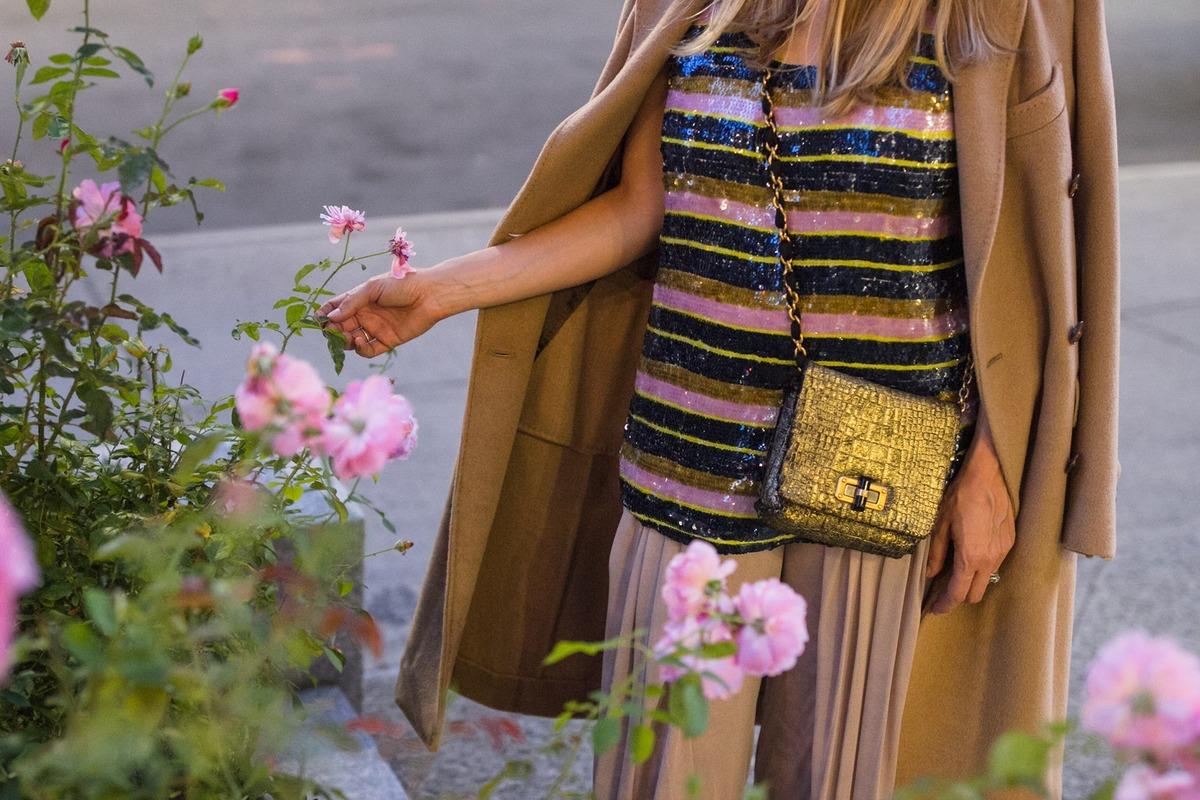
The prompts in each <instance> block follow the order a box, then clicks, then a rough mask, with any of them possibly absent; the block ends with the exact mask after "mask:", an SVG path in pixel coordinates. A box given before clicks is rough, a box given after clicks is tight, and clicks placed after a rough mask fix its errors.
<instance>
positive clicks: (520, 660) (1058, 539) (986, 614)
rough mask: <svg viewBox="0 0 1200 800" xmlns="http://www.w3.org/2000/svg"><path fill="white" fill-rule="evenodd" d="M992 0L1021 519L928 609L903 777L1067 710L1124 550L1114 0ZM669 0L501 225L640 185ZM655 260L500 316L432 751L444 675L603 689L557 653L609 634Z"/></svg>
mask: <svg viewBox="0 0 1200 800" xmlns="http://www.w3.org/2000/svg"><path fill="white" fill-rule="evenodd" d="M993 2H994V3H995V4H996V5H997V7H998V9H997V10H998V12H999V18H1000V20H1001V22H1002V24H1001V25H1000V28H1001V30H1000V32H999V33H1000V36H1001V38H1002V39H1003V41H1004V42H1005V43H1006V44H1009V45H1016V46H1019V47H1020V52H1019V53H1018V54H1017V55H1015V56H1005V57H999V58H995V59H992V60H990V61H987V62H984V63H980V64H975V65H972V66H970V67H968V68H967V69H966V70H965V71H964V72H963V73H962V75H961V77H960V78H959V79H958V81H957V82H956V83H955V85H954V88H953V91H954V102H953V110H954V124H955V135H956V143H957V160H958V172H959V180H960V197H961V221H962V232H963V245H964V256H965V268H966V273H967V285H968V296H969V304H970V305H969V311H970V325H971V331H972V336H971V339H972V348H973V352H974V356H975V362H976V364H977V365H978V366H977V367H976V369H977V371H978V377H979V391H980V394H981V397H982V402H983V405H984V407H985V408H986V411H987V415H988V419H989V422H990V424H991V427H992V435H993V439H994V441H995V444H996V448H997V451H998V455H999V460H1000V465H1001V468H1002V472H1003V477H1004V481H1005V483H1006V485H1007V488H1008V492H1009V496H1010V498H1011V500H1012V504H1013V507H1014V508H1015V509H1016V511H1017V536H1016V544H1015V546H1014V548H1013V549H1012V550H1011V551H1010V553H1009V555H1008V556H1007V558H1006V560H1005V562H1004V563H1003V564H1002V566H1001V567H1000V572H1001V574H1002V576H1003V578H1002V580H1001V581H1000V582H999V583H998V584H996V585H995V586H993V587H991V588H989V590H988V592H987V594H986V595H985V597H984V599H983V600H982V601H981V602H980V603H977V604H964V605H962V606H960V607H959V608H957V609H956V610H954V611H952V612H950V613H949V614H945V615H930V616H927V617H926V618H925V620H924V622H923V623H922V626H921V629H920V633H919V635H918V642H917V650H916V656H915V662H914V665H913V675H912V681H911V684H910V688H909V693H908V696H907V697H908V699H907V702H906V704H905V712H904V721H903V728H902V736H901V756H900V765H899V776H898V780H899V781H900V782H901V783H904V782H907V781H909V780H911V779H913V778H915V777H917V776H920V775H925V774H928V775H943V776H951V777H952V776H962V775H966V774H970V773H973V772H976V771H979V770H981V769H982V766H983V764H984V761H985V754H986V752H987V748H988V746H989V744H990V743H991V741H992V740H993V739H994V738H995V737H996V736H997V735H998V734H999V733H1000V732H1002V731H1004V730H1005V729H1008V728H1013V727H1021V728H1025V729H1034V728H1035V727H1036V726H1037V725H1038V724H1039V722H1041V721H1043V720H1047V719H1050V718H1061V717H1063V716H1065V713H1066V703H1067V676H1068V663H1069V657H1070V642H1071V626H1072V615H1073V607H1074V587H1075V567H1076V559H1077V556H1078V554H1083V555H1085V556H1098V557H1101V558H1112V557H1113V555H1114V547H1115V542H1114V539H1115V489H1116V481H1117V476H1118V473H1119V465H1118V463H1117V345H1118V328H1117V326H1118V263H1119V257H1118V241H1117V152H1116V121H1115V113H1114V105H1113V87H1112V76H1111V67H1110V62H1109V55H1108V44H1107V35H1106V31H1105V21H1104V14H1103V6H1102V0H993ZM672 3H682V4H683V6H684V7H685V10H691V11H697V10H699V9H700V8H701V7H702V6H703V5H704V0H626V1H625V3H624V7H623V8H622V9H621V11H620V16H619V21H618V27H617V32H616V37H615V40H614V42H613V48H612V52H611V54H610V56H609V58H608V61H607V63H606V64H605V66H604V69H603V71H602V73H601V75H600V77H599V80H598V82H597V84H596V87H595V90H594V92H593V95H592V97H591V99H590V100H588V101H587V102H586V103H585V104H584V105H582V106H581V107H580V108H579V109H578V110H576V111H575V112H574V113H572V114H570V115H569V116H568V117H567V118H566V119H564V120H563V121H562V122H561V123H560V124H559V125H558V126H557V127H556V128H555V129H554V131H553V132H552V133H551V134H550V137H549V139H548V140H547V141H546V143H545V145H544V146H543V148H542V150H541V153H540V155H539V156H538V158H537V160H536V162H535V164H534V166H533V169H532V171H531V172H530V173H529V176H528V178H527V179H526V181H525V183H524V184H523V185H522V187H521V189H520V191H519V192H518V194H517V196H516V198H515V199H514V200H513V201H512V204H511V205H510V207H509V208H508V210H507V212H506V213H505V214H504V216H503V219H502V220H501V221H500V223H499V225H498V227H497V228H496V230H495V232H494V233H493V235H492V237H491V240H490V242H489V244H498V243H501V242H504V241H507V240H508V239H509V238H511V237H513V236H518V235H520V234H522V233H524V232H527V231H529V230H532V229H533V228H535V227H537V226H539V225H542V224H544V223H546V222H548V221H550V220H553V219H555V218H557V217H559V216H561V215H563V214H565V213H567V212H568V211H570V210H572V209H574V208H575V207H577V206H579V205H581V204H582V203H584V202H586V201H587V200H588V199H589V198H591V197H593V196H594V195H596V194H599V193H600V192H603V191H605V190H606V189H608V188H609V187H611V186H613V185H614V184H615V183H616V182H617V181H618V180H619V177H620V176H619V167H620V156H621V152H622V145H623V141H624V136H625V133H626V131H627V129H628V127H629V124H630V122H631V121H632V119H633V117H634V114H635V112H636V111H637V109H638V108H639V106H640V104H641V101H642V99H643V97H644V95H645V92H646V90H647V87H648V86H649V85H650V84H651V82H652V80H653V79H654V77H655V75H656V74H657V73H658V71H659V70H660V68H661V67H662V66H663V64H664V62H665V59H666V57H667V52H666V51H667V48H668V47H669V46H670V45H671V44H672V43H673V42H675V41H678V40H679V39H680V38H681V37H682V36H683V34H684V32H685V31H686V29H687V25H688V22H687V21H686V20H684V21H682V22H680V21H679V17H677V16H676V15H673V14H672V15H670V16H668V15H667V14H666V12H667V10H668V8H669V7H670V6H671V5H672ZM656 259H657V254H656V253H652V254H650V255H648V256H645V257H643V258H641V259H638V260H637V261H635V262H631V263H630V264H628V265H626V266H625V267H624V268H622V269H619V270H618V271H616V272H615V273H612V274H610V275H608V276H605V277H603V278H601V279H599V280H596V281H594V282H592V283H590V284H587V285H584V286H580V287H575V288H572V289H565V290H561V291H558V292H554V293H550V294H545V295H541V296H537V297H532V298H529V299H526V300H522V301H519V302H513V303H508V304H505V305H501V306H494V307H490V308H485V309H482V310H481V311H480V312H479V316H478V323H477V328H476V336H475V345H474V355H473V361H472V365H471V374H470V384H469V389H468V394H467V404H466V411H465V415H464V418H463V428H462V439H461V446H460V450H459V453H458V460H457V463H456V467H455V470H454V477H453V481H452V485H451V488H450V492H449V496H448V497H447V502H446V506H445V510H444V513H443V516H442V519H441V525H440V529H439V531H438V535H437V539H436V542H435V545H434V550H433V553H432V559H431V565H430V568H429V572H428V574H427V577H426V581H425V584H424V587H423V589H422V592H421V596H420V601H419V603H418V606H417V610H416V616H415V619H414V623H413V627H412V632H411V634H410V638H409V641H408V644H407V648H406V650H405V652H404V656H403V658H402V661H401V664H400V670H399V675H398V679H397V682H396V693H395V696H396V702H397V703H398V705H399V706H400V708H401V709H402V710H403V712H404V713H405V715H406V716H407V717H408V719H409V720H410V721H411V723H412V724H413V726H414V727H415V729H416V731H417V733H418V734H419V735H420V737H421V738H422V740H423V741H424V742H425V744H426V745H427V746H428V747H429V748H430V749H437V748H438V746H439V741H440V736H441V732H442V725H443V718H444V711H445V691H446V689H447V687H448V686H453V687H454V688H455V690H456V691H458V692H460V693H461V694H463V695H465V696H467V697H470V698H473V699H475V700H477V701H479V702H482V703H484V704H486V705H488V706H491V707H494V708H497V709H501V710H509V711H516V712H522V713H529V714H538V715H553V714H556V713H557V712H559V711H560V710H561V709H562V705H563V703H564V701H566V700H568V699H572V698H580V699H582V698H584V697H586V695H587V693H588V692H589V691H591V690H593V689H596V688H598V687H599V685H600V659H599V658H590V659H589V658H586V657H583V656H574V657H572V658H569V659H567V660H565V661H563V662H561V663H560V664H558V665H556V666H554V667H550V668H545V667H542V666H541V660H542V658H543V657H544V656H545V655H546V654H547V653H548V652H549V651H550V649H551V647H552V646H553V645H554V643H555V642H556V641H558V640H561V639H572V640H599V639H602V638H603V634H604V614H605V605H606V604H605V598H606V590H607V574H606V566H607V559H608V551H609V546H610V543H611V541H612V535H613V532H614V530H615V527H616V524H617V521H618V519H619V518H620V513H621V506H620V500H619V494H618V482H617V472H618V470H617V451H618V448H619V446H620V442H621V438H622V433H623V425H624V422H625V417H626V413H627V407H628V403H629V399H630V396H631V394H632V390H633V378H634V370H635V367H636V364H637V356H638V354H639V352H640V348H641V344H642V336H643V333H644V328H645V322H646V316H647V313H648V310H649V303H650V293H651V287H652V278H653V273H654V269H655V267H656ZM1085 322H1086V325H1084V323H1085ZM1055 761H1056V763H1055V764H1054V766H1053V767H1052V769H1051V771H1050V775H1049V776H1048V778H1049V780H1050V782H1051V785H1052V786H1057V785H1058V784H1059V782H1060V780H1061V753H1059V754H1058V755H1057V756H1056V759H1055Z"/></svg>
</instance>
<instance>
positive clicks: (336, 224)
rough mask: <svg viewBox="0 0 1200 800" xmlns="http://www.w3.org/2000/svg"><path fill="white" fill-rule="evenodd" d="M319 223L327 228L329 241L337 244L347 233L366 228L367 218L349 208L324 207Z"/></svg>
mask: <svg viewBox="0 0 1200 800" xmlns="http://www.w3.org/2000/svg"><path fill="white" fill-rule="evenodd" d="M321 221H322V222H323V223H324V224H325V225H328V226H329V241H330V242H333V243H337V242H339V241H341V238H342V237H343V236H345V235H346V234H347V233H350V232H353V231H361V230H362V229H364V228H365V227H367V217H366V215H365V214H364V213H363V212H361V211H355V210H354V209H352V208H350V207H349V206H325V213H324V214H322V215H321Z"/></svg>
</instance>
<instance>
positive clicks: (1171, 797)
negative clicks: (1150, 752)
mask: <svg viewBox="0 0 1200 800" xmlns="http://www.w3.org/2000/svg"><path fill="white" fill-rule="evenodd" d="M1113 800H1200V784H1198V783H1197V779H1196V778H1195V777H1194V776H1192V775H1189V774H1187V773H1186V772H1183V771H1182V770H1177V769H1172V770H1167V771H1165V772H1159V771H1158V770H1156V769H1154V767H1151V766H1150V765H1148V764H1134V765H1133V766H1132V767H1130V768H1129V769H1128V770H1126V771H1125V775H1124V776H1123V777H1122V778H1121V782H1120V783H1119V784H1117V789H1116V791H1115V792H1114V793H1113Z"/></svg>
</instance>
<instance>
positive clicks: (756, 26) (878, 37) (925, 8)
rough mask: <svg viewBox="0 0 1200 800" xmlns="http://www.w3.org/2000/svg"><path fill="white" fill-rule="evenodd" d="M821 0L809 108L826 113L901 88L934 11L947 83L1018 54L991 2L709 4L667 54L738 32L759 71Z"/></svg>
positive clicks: (743, 0)
mask: <svg viewBox="0 0 1200 800" xmlns="http://www.w3.org/2000/svg"><path fill="white" fill-rule="evenodd" d="M822 2H827V3H828V4H829V9H828V14H827V15H826V18H825V25H824V29H823V30H822V31H820V32H819V33H820V37H819V41H820V45H819V47H820V52H819V54H818V56H817V58H816V59H815V60H814V63H815V64H816V65H817V80H816V81H815V82H814V85H813V87H812V102H813V105H815V106H820V107H821V108H822V110H823V111H824V112H826V113H831V114H835V115H836V114H841V113H844V112H846V111H848V110H849V109H850V108H852V107H853V106H854V104H855V103H856V101H859V100H861V101H863V102H870V100H871V98H872V95H873V93H874V92H875V90H876V89H878V88H881V87H882V86H884V85H886V84H888V83H893V82H894V83H897V84H900V85H903V81H904V79H905V76H906V74H907V70H908V66H909V64H908V59H909V56H911V55H913V54H914V53H915V52H916V47H917V43H918V36H919V34H920V31H921V30H922V28H923V23H924V21H925V18H926V14H927V13H928V12H929V11H930V10H931V9H932V10H933V24H932V31H933V50H934V57H935V60H936V62H937V65H938V67H939V68H940V69H941V70H942V72H943V74H945V76H946V79H947V80H948V81H950V82H951V83H953V82H954V80H955V79H956V78H957V77H958V74H959V69H961V67H962V66H963V65H965V64H967V63H970V62H974V61H980V60H984V59H987V58H989V57H991V56H993V55H995V54H997V53H1005V54H1011V53H1014V52H1016V48H1012V47H1008V46H1007V45H1005V44H1004V43H1002V42H1000V41H999V40H998V39H997V38H996V36H995V26H996V18H995V13H994V8H995V2H994V0H941V2H940V3H939V2H938V0H709V3H708V4H707V5H706V6H705V7H704V8H702V9H701V10H700V11H698V12H696V13H695V14H694V15H692V16H691V18H692V19H694V20H699V19H700V18H701V17H705V16H707V18H708V19H707V23H706V24H705V25H704V27H703V28H702V29H701V31H700V33H699V34H698V35H696V36H694V37H693V38H691V39H687V40H684V41H683V42H681V43H677V44H675V45H674V46H673V47H672V48H671V51H670V52H671V53H673V54H675V55H679V56H688V55H694V54H696V53H701V52H703V51H704V50H706V49H707V48H708V47H709V46H711V45H712V44H713V42H714V41H716V39H717V37H718V36H721V35H722V34H723V33H725V32H726V31H730V32H742V33H745V34H747V35H748V36H749V37H750V38H751V40H752V41H754V42H755V43H756V44H757V45H758V47H757V49H753V48H752V49H750V50H749V51H748V54H747V56H746V61H747V64H749V65H750V66H752V67H754V68H755V69H762V68H763V67H765V66H766V65H767V62H768V61H769V60H771V59H772V57H773V54H774V53H775V52H776V51H777V50H778V49H779V48H780V47H782V46H783V44H784V43H785V42H787V40H788V37H789V35H790V33H791V31H792V30H793V28H795V26H796V25H798V24H800V23H802V22H805V21H807V20H808V19H810V18H811V17H813V16H814V15H815V14H816V13H817V11H818V10H820V5H821V3H822ZM680 7H681V6H680V5H677V6H676V8H680Z"/></svg>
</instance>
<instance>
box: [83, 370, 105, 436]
mask: <svg viewBox="0 0 1200 800" xmlns="http://www.w3.org/2000/svg"><path fill="white" fill-rule="evenodd" d="M79 398H80V399H81V400H83V404H84V406H85V407H86V408H87V419H86V420H85V421H84V422H83V423H82V426H81V427H82V428H83V429H84V430H85V431H87V432H88V433H92V434H95V435H96V436H99V437H101V438H103V437H104V436H105V435H106V434H107V433H108V431H109V429H111V428H112V421H113V403H112V398H111V397H109V396H108V393H107V392H105V391H104V390H103V389H100V388H99V387H97V386H96V385H94V384H90V383H85V384H81V385H80V387H79Z"/></svg>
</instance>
